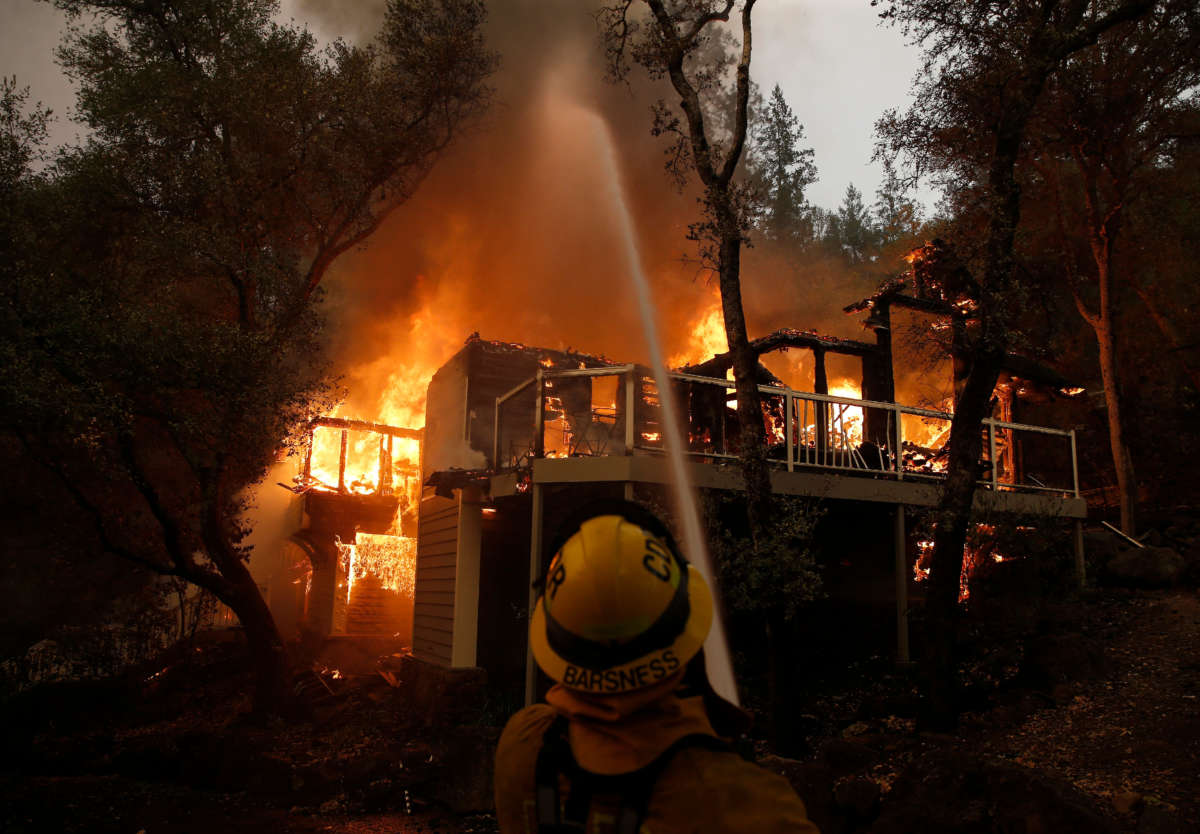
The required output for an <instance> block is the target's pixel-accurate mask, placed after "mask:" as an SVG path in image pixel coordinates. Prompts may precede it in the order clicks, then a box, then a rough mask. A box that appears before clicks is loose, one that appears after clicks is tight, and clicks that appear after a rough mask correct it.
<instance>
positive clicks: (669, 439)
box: [590, 113, 739, 704]
mask: <svg viewBox="0 0 1200 834" xmlns="http://www.w3.org/2000/svg"><path fill="white" fill-rule="evenodd" d="M590 116H591V119H592V120H593V122H594V123H595V127H596V141H597V144H598V146H599V151H600V161H601V163H602V165H603V166H604V173H605V175H606V176H605V177H604V180H605V182H606V183H608V188H609V197H610V198H611V199H612V206H613V212H614V214H615V216H616V219H617V225H618V230H619V231H620V234H621V240H622V243H623V244H624V246H625V255H626V258H627V259H628V261H629V275H630V277H631V279H632V281H633V286H634V290H635V292H636V294H637V301H638V307H639V311H640V314H641V319H642V329H643V331H644V333H645V337H646V347H647V349H648V350H649V352H650V366H651V367H652V368H653V369H654V382H655V384H656V385H657V386H658V401H659V404H660V407H661V408H662V431H663V443H664V446H665V447H666V450H667V459H668V460H669V461H670V464H671V479H672V481H673V484H674V487H675V498H676V510H677V512H678V517H679V521H680V525H681V527H682V534H683V536H682V537H683V549H684V553H685V554H686V555H687V557H688V560H689V561H691V563H692V564H693V565H695V566H696V568H697V570H699V571H700V573H701V574H703V576H704V578H705V580H707V582H708V585H709V587H710V588H711V589H712V592H713V597H714V601H715V603H716V607H715V613H716V616H715V617H714V620H713V625H712V630H711V631H709V633H708V638H707V639H706V640H705V641H704V657H705V661H706V665H707V669H708V679H709V681H710V682H711V683H712V687H713V689H714V690H716V692H717V694H718V695H720V696H721V697H722V698H725V699H726V700H728V701H732V702H733V703H735V704H737V703H739V700H738V693H737V681H736V680H735V679H734V675H733V662H732V660H731V658H730V655H729V644H728V642H727V640H726V635H725V624H724V623H723V622H722V621H721V618H720V612H721V601H720V594H719V591H720V588H719V586H718V585H717V575H716V571H715V570H714V566H713V564H712V558H711V556H710V554H709V552H708V543H707V541H706V540H705V536H704V530H703V528H702V527H701V525H700V513H699V510H698V509H697V507H696V492H695V490H694V489H693V488H692V484H691V479H690V478H689V477H688V470H687V462H686V458H685V457H684V443H683V436H682V433H681V432H680V429H679V425H680V424H679V419H678V414H679V412H678V408H677V406H676V403H675V397H674V395H673V394H672V391H671V382H670V378H669V377H668V375H667V367H666V362H665V361H664V359H663V351H662V344H661V342H660V341H659V338H658V322H657V320H656V318H655V313H656V310H655V307H654V300H653V298H652V297H651V294H650V282H649V281H648V280H646V273H645V271H644V270H643V269H642V259H641V254H640V249H639V247H638V240H637V234H636V233H635V231H634V228H633V218H632V216H631V215H630V212H629V206H628V205H627V204H626V202H625V191H624V188H623V187H622V185H621V174H620V169H619V168H618V167H617V158H616V153H615V151H614V145H613V140H612V135H611V134H610V133H609V130H608V125H607V124H606V123H605V122H604V120H603V119H601V118H600V117H599V116H598V115H596V114H594V113H593V114H590Z"/></svg>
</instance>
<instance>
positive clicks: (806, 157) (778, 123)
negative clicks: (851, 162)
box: [746, 84, 817, 246]
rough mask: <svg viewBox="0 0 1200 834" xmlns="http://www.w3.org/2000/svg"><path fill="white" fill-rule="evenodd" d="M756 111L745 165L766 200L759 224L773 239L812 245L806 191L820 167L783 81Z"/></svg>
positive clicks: (810, 220) (767, 235)
mask: <svg viewBox="0 0 1200 834" xmlns="http://www.w3.org/2000/svg"><path fill="white" fill-rule="evenodd" d="M755 115H756V116H757V117H756V118H753V119H752V128H751V131H750V133H751V139H752V142H751V144H750V148H749V151H748V153H747V155H746V169H747V171H748V172H749V176H748V179H749V180H750V182H751V183H752V184H753V185H754V187H755V188H757V189H758V191H759V193H760V199H761V200H762V204H763V211H762V218H761V220H760V221H759V228H760V229H761V230H762V233H763V234H764V235H765V236H766V237H767V238H768V239H770V240H778V241H784V242H788V243H794V244H798V245H801V246H804V245H807V244H808V243H809V242H810V241H811V240H812V237H813V226H812V218H811V216H810V213H811V211H812V207H811V206H810V205H809V204H808V199H807V198H806V197H805V196H804V189H806V188H808V186H810V185H812V184H813V183H814V182H816V181H817V166H816V164H815V163H814V162H813V149H812V148H802V147H801V146H800V143H801V142H802V141H803V140H804V126H803V125H802V124H800V120H799V119H798V118H796V115H795V114H794V113H793V112H792V108H791V107H789V106H788V103H787V100H786V99H784V97H783V90H782V89H781V88H780V87H779V85H778V84H776V85H775V87H774V88H773V89H772V90H771V97H770V99H769V100H768V101H767V104H766V106H765V108H763V110H762V111H761V113H758V114H755Z"/></svg>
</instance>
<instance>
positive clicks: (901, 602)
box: [893, 504, 909, 663]
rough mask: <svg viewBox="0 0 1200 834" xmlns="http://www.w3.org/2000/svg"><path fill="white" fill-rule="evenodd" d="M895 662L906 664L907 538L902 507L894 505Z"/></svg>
mask: <svg viewBox="0 0 1200 834" xmlns="http://www.w3.org/2000/svg"><path fill="white" fill-rule="evenodd" d="M894 534H895V541H894V544H893V547H894V548H895V557H896V662H897V663H908V662H909V651H908V536H907V535H906V533H905V530H904V505H903V504H897V505H896V518H895V529H894Z"/></svg>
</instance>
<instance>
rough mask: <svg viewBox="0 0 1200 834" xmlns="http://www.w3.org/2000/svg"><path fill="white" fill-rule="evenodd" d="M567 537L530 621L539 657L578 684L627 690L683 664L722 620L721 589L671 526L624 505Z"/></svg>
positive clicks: (603, 507) (558, 676)
mask: <svg viewBox="0 0 1200 834" xmlns="http://www.w3.org/2000/svg"><path fill="white" fill-rule="evenodd" d="M577 518H579V519H582V520H579V521H577V522H576V523H573V524H571V525H569V526H568V527H567V528H565V531H564V532H565V535H562V534H560V537H559V540H560V541H561V542H562V544H561V546H560V547H558V548H557V549H556V552H555V554H554V558H553V559H552V560H551V562H550V567H549V570H548V571H547V573H546V584H545V588H544V589H543V592H542V595H541V596H540V597H539V598H538V600H537V603H536V604H535V605H534V610H533V616H532V617H531V618H530V626H529V640H530V644H531V645H532V647H533V657H534V659H535V660H536V661H537V664H538V666H540V667H541V668H542V671H544V672H545V673H546V674H547V675H549V676H550V677H551V678H553V679H554V680H556V681H558V682H560V683H561V684H563V685H564V686H566V687H569V688H571V689H578V690H583V691H585V692H593V693H603V694H618V693H622V692H629V691H632V690H636V689H642V688H644V687H647V686H652V685H653V684H655V683H657V682H658V681H660V680H663V679H664V678H666V677H668V676H669V675H672V674H674V673H675V672H676V671H677V670H679V669H682V668H683V667H684V665H685V664H686V663H687V662H688V661H689V660H691V659H692V657H694V656H695V654H696V653H697V652H698V651H699V650H700V647H701V645H702V644H703V643H704V638H705V637H706V636H707V634H708V629H709V627H710V626H711V625H712V616H713V600H712V594H711V592H710V591H709V589H708V585H707V584H705V582H704V579H703V577H701V576H700V574H699V572H697V571H696V569H695V568H693V567H692V566H691V565H689V564H688V563H687V560H685V559H684V558H683V557H682V556H680V555H679V551H678V549H677V548H676V547H675V543H674V539H672V537H671V534H670V532H668V530H667V529H666V526H665V525H664V524H663V523H662V522H661V521H659V520H658V519H657V518H655V517H654V516H653V515H651V514H650V513H649V512H647V511H646V510H644V509H643V508H641V507H640V506H638V505H636V504H633V503H630V502H624V501H620V502H617V501H610V502H604V503H602V504H600V503H598V504H596V505H593V508H592V509H591V510H590V511H588V510H585V511H584V512H583V513H582V514H581V515H580V516H578V517H577Z"/></svg>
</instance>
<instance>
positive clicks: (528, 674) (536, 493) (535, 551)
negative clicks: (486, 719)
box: [525, 481, 543, 706]
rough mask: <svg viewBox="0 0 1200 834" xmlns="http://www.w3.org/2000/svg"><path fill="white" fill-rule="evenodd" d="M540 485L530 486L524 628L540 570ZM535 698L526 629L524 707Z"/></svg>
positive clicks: (534, 669)
mask: <svg viewBox="0 0 1200 834" xmlns="http://www.w3.org/2000/svg"><path fill="white" fill-rule="evenodd" d="M542 489H543V487H542V485H541V484H539V483H537V482H536V481H534V483H533V485H532V486H530V488H529V492H530V498H531V499H532V501H531V504H532V512H531V513H530V528H529V604H528V607H527V608H526V609H525V610H526V611H527V612H528V616H527V617H526V619H525V623H526V626H527V627H528V624H529V623H530V622H531V621H532V620H533V606H534V605H535V604H536V603H537V591H536V590H534V587H533V583H534V582H536V581H537V580H538V579H539V576H538V573H539V571H541V569H542V565H541V562H542V502H543V496H542ZM536 697H537V664H535V663H534V662H533V644H532V643H530V642H529V635H528V628H527V630H526V636H525V706H529V705H530V704H532V703H533V701H534V698H536Z"/></svg>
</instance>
